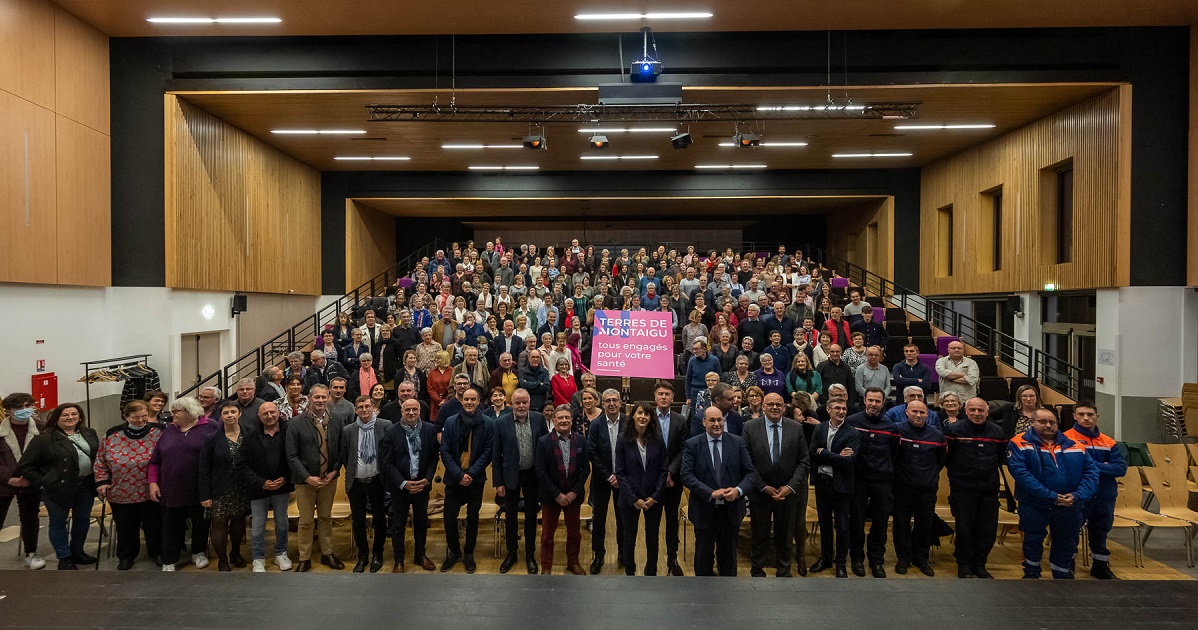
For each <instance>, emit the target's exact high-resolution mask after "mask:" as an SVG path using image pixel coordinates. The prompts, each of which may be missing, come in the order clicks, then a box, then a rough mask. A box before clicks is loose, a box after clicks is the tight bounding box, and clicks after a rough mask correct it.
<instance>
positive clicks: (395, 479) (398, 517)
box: [379, 398, 440, 573]
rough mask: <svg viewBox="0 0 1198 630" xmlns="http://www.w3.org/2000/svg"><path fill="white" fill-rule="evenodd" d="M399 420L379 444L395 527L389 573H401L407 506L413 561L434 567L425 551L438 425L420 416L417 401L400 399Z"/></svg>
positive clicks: (437, 446)
mask: <svg viewBox="0 0 1198 630" xmlns="http://www.w3.org/2000/svg"><path fill="white" fill-rule="evenodd" d="M401 413H402V414H403V415H402V417H401V419H400V421H399V422H397V423H395V424H393V425H391V428H390V429H387V433H386V434H384V435H383V440H382V442H381V443H380V444H379V460H380V461H381V462H382V463H383V483H385V484H386V487H387V491H388V492H390V493H391V519H392V522H393V525H394V528H395V529H394V530H393V533H392V535H391V545H392V546H393V547H394V550H395V565H394V566H393V567H391V572H392V573H403V572H404V546H405V544H406V542H405V540H404V538H405V536H406V534H407V524H408V509H409V508H411V511H412V538H413V539H414V546H413V548H412V552H413V553H412V561H413V562H414V563H415V564H416V565H417V566H419V567H420V568H422V569H424V570H425V571H432V570H433V569H435V568H437V565H435V564H433V561H432V560H430V559H429V557H428V555H427V554H426V553H425V540H426V539H427V536H428V499H429V496H430V495H431V494H432V488H433V476H434V475H436V474H437V461H438V456H439V454H440V453H439V451H440V446H439V445H438V443H437V425H435V424H433V423H431V422H426V421H424V420H421V419H420V401H418V400H416V399H415V398H409V399H408V400H405V401H403V403H402V411H401Z"/></svg>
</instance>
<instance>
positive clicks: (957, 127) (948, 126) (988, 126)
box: [894, 124, 996, 130]
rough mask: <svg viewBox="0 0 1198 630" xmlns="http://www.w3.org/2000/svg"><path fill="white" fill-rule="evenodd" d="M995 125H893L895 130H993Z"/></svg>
mask: <svg viewBox="0 0 1198 630" xmlns="http://www.w3.org/2000/svg"><path fill="white" fill-rule="evenodd" d="M995 126H996V125H988V124H979V125H895V126H894V128H895V129H910V130H916V129H993V128H994V127H995Z"/></svg>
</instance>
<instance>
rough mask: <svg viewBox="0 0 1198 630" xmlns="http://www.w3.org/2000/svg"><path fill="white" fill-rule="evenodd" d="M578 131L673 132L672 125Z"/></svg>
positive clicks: (582, 131) (584, 130)
mask: <svg viewBox="0 0 1198 630" xmlns="http://www.w3.org/2000/svg"><path fill="white" fill-rule="evenodd" d="M578 131H579V133H624V132H629V133H674V132H676V131H678V130H677V129H675V128H674V127H612V128H599V129H579V130H578Z"/></svg>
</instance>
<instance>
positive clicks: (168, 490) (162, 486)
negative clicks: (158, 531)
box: [150, 398, 220, 571]
mask: <svg viewBox="0 0 1198 630" xmlns="http://www.w3.org/2000/svg"><path fill="white" fill-rule="evenodd" d="M170 409H171V417H172V418H173V419H174V420H173V422H171V423H170V424H168V425H166V428H165V429H164V430H163V432H162V437H160V438H159V439H158V444H157V446H156V447H155V448H154V454H153V455H151V456H150V500H152V501H158V502H159V503H160V504H161V505H162V570H163V571H174V570H175V565H176V564H178V563H179V557H180V555H181V552H182V549H183V542H184V541H183V536H184V533H185V531H186V524H187V522H188V521H191V554H192V560H193V561H194V562H195V565H196V568H197V569H203V568H204V567H206V566H208V519H206V518H204V508H203V507H202V506H200V497H199V483H200V482H199V479H200V451H201V450H202V449H203V447H204V442H206V441H207V440H208V438H210V437H212V436H213V435H215V434H216V432H217V431H219V430H220V427H219V426H218V425H217V423H216V422H215V421H209V420H208V418H206V417H201V416H203V415H204V408H203V407H201V406H200V402H199V401H198V400H196V399H194V398H180V399H178V400H176V401H175V402H173V403H171V406H170Z"/></svg>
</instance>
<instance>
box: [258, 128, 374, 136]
mask: <svg viewBox="0 0 1198 630" xmlns="http://www.w3.org/2000/svg"><path fill="white" fill-rule="evenodd" d="M270 132H271V133H277V134H280V135H293V136H315V135H323V136H346V135H355V134H364V133H366V131H365V130H364V129H271V130H270Z"/></svg>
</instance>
